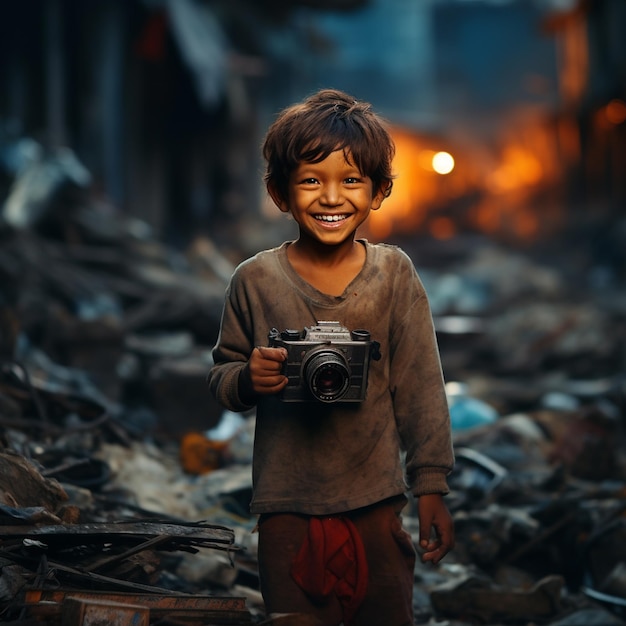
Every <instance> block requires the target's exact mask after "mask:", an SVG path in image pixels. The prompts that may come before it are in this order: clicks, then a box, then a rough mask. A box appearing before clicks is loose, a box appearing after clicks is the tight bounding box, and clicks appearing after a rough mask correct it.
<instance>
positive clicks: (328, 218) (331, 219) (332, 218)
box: [316, 215, 345, 222]
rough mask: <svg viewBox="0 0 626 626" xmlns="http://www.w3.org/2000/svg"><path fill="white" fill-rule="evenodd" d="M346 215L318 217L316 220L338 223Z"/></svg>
mask: <svg viewBox="0 0 626 626" xmlns="http://www.w3.org/2000/svg"><path fill="white" fill-rule="evenodd" d="M344 217H345V216H344V215H317V216H316V219H318V220H322V222H338V221H339V220H342V219H344Z"/></svg>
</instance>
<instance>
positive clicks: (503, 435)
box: [0, 153, 626, 626]
mask: <svg viewBox="0 0 626 626" xmlns="http://www.w3.org/2000/svg"><path fill="white" fill-rule="evenodd" d="M9 183H10V184H9ZM3 193H4V196H5V197H4V206H3V213H2V223H1V225H0V244H1V245H0V360H1V364H0V616H1V617H0V619H2V620H3V621H6V622H13V623H16V624H19V623H23V624H25V623H29V624H32V623H51V624H54V623H59V624H60V623H82V622H80V621H77V620H78V619H79V618H78V617H76V616H77V615H78V616H83V618H84V616H85V615H86V614H87V613H88V612H89V611H90V610H92V611H96V612H97V613H98V615H100V616H101V617H102V616H103V615H104V614H105V613H107V611H108V612H111V611H113V612H115V614H116V615H119V614H121V613H124V612H126V614H127V615H128V616H129V617H128V619H129V620H130V619H131V617H132V619H135V618H137V620H138V621H137V620H136V621H135V622H133V623H146V624H147V623H185V624H249V623H260V622H262V621H264V620H265V622H266V623H274V622H271V621H269V620H268V618H267V616H266V615H265V614H264V608H263V603H262V600H261V597H260V593H259V587H258V577H257V569H256V543H255V540H256V534H255V533H254V532H253V530H254V526H255V522H256V520H255V519H253V518H252V517H251V516H250V515H249V513H248V502H249V499H250V490H251V483H250V481H251V472H250V460H251V449H252V437H253V430H254V414H253V413H250V414H245V415H235V414H232V413H229V412H224V411H222V409H221V408H220V407H219V406H217V405H216V404H215V403H214V401H213V400H212V398H211V397H210V395H209V394H208V391H207V389H206V385H205V376H206V373H207V371H208V368H209V367H210V366H211V347H212V345H213V342H214V341H215V338H216V336H217V331H218V326H219V318H220V314H221V308H222V301H223V295H224V289H225V286H226V283H227V280H228V278H229V276H230V273H231V272H232V269H233V264H234V263H235V262H236V261H237V258H236V257H237V254H236V253H233V251H232V250H231V251H229V253H228V254H227V255H225V254H224V250H225V246H224V245H222V246H221V250H218V247H217V246H216V245H215V244H214V243H213V242H211V241H210V240H209V239H208V238H198V240H197V241H195V242H193V243H192V244H191V245H190V246H189V249H188V250H186V251H185V252H184V253H180V252H178V251H174V250H172V249H169V248H168V247H167V246H165V245H163V244H162V243H160V242H158V241H156V240H155V238H154V237H153V236H152V235H151V233H150V230H149V228H148V227H147V226H146V225H145V224H143V223H141V222H138V221H136V220H133V219H130V218H128V217H127V216H124V215H121V214H120V213H119V212H118V211H116V210H115V209H113V208H111V207H110V206H108V205H106V204H104V203H101V202H98V201H97V200H95V199H94V198H93V194H92V192H91V189H90V181H89V177H88V175H87V174H86V173H85V172H84V170H82V169H81V166H80V164H79V163H77V162H76V160H75V159H74V158H73V155H71V153H70V154H68V153H63V154H52V155H41V154H39V155H38V156H36V157H32V158H30V160H27V162H26V164H25V165H24V167H23V168H22V169H21V170H20V172H19V174H17V173H16V174H15V176H14V178H13V179H12V180H10V181H9V182H7V184H5V185H4V189H3ZM397 243H399V244H400V245H402V246H403V248H405V249H406V250H407V252H408V253H409V254H410V255H411V256H412V258H413V259H414V261H415V263H416V265H417V266H418V268H419V269H420V274H421V275H422V277H423V279H424V282H425V285H426V288H427V291H428V293H429V296H430V299H431V305H432V309H433V314H434V317H435V323H436V327H437V332H438V338H439V342H440V348H441V354H442V361H443V365H444V370H445V374H446V379H447V380H448V383H447V392H448V399H449V404H450V411H451V417H452V425H453V434H454V444H455V452H456V458H457V462H456V467H455V470H454V472H453V474H452V475H451V476H450V485H451V489H452V491H451V494H450V495H449V496H448V504H449V506H450V509H451V511H452V513H453V515H454V518H455V525H456V533H457V546H456V548H455V550H454V551H453V552H452V553H451V554H449V555H448V556H447V557H446V558H445V559H444V561H443V562H442V563H440V564H439V565H437V566H434V567H433V566H432V565H425V564H421V563H419V564H418V565H417V568H416V573H415V615H416V623H419V624H431V625H434V624H442V623H445V624H448V625H449V626H464V625H468V624H485V625H496V624H501V625H508V624H512V625H513V624H528V625H530V624H546V625H550V626H574V625H581V624H584V626H594V625H596V624H597V625H601V626H610V625H612V624H625V623H626V621H625V620H626V456H625V454H626V453H625V450H626V448H625V446H624V439H625V436H624V434H625V429H624V426H625V422H626V418H625V414H626V368H625V367H624V366H625V365H626V349H625V346H626V341H625V339H626V297H625V296H624V292H623V289H621V287H622V286H623V285H622V284H621V281H620V279H619V278H613V279H607V275H608V269H607V268H598V267H592V268H591V269H590V270H589V272H587V273H584V272H577V271H575V270H576V269H577V268H576V266H575V264H574V265H571V264H564V263H563V254H565V255H567V251H565V252H564V253H561V252H560V251H557V250H556V249H554V248H551V249H548V250H547V251H546V250H545V249H544V250H543V251H538V250H532V251H530V250H523V251H520V250H517V251H516V250H513V249H511V248H503V247H502V246H498V245H497V244H495V243H494V242H490V241H488V240H485V239H484V238H481V237H466V238H459V239H457V240H454V241H452V242H447V243H446V242H444V243H442V242H437V243H435V244H433V242H429V241H418V239H417V238H406V239H405V240H398V242H397ZM557 252H558V254H557ZM241 256H243V253H242V255H241ZM567 258H569V257H567ZM563 267H566V269H565V270H564V269H563ZM609 269H613V268H609ZM601 270H606V271H601ZM599 276H601V277H603V278H602V280H600V279H599V278H598V277H599ZM286 471H288V468H286ZM405 524H406V526H407V528H408V529H409V531H410V532H411V533H412V534H413V536H414V538H415V541H416V543H417V538H418V530H419V529H418V522H417V516H416V508H415V505H414V503H411V504H410V505H409V507H408V509H407V511H406V515H405ZM109 614H110V613H109ZM72 620H74V621H72ZM129 623H130V621H129ZM276 623H278V622H276Z"/></svg>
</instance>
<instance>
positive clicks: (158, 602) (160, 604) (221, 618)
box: [25, 589, 252, 625]
mask: <svg viewBox="0 0 626 626" xmlns="http://www.w3.org/2000/svg"><path fill="white" fill-rule="evenodd" d="M164 593H166V592H165V591H164ZM70 597H71V598H76V599H78V600H82V601H85V602H114V603H119V604H128V605H136V606H142V607H146V608H147V609H149V611H150V616H151V618H152V617H154V618H159V619H164V618H168V619H174V618H178V619H181V620H184V622H185V623H186V624H191V623H201V624H210V623H214V624H220V625H221V624H225V625H226V624H237V625H239V624H243V625H245V624H250V623H252V621H251V620H252V618H251V614H250V611H249V610H248V608H247V606H246V598H245V597H229V596H198V595H182V594H172V595H157V594H142V593H125V592H124V593H111V592H108V591H91V590H74V589H30V590H28V591H26V594H25V603H26V607H27V608H28V609H29V613H30V614H31V615H33V616H41V617H46V618H47V619H53V618H54V617H55V616H56V617H57V618H58V617H59V615H60V614H61V611H62V606H63V603H64V602H65V601H66V598H70Z"/></svg>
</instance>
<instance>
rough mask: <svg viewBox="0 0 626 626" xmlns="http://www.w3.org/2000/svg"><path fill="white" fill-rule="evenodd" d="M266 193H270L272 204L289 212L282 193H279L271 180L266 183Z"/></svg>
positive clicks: (284, 211)
mask: <svg viewBox="0 0 626 626" xmlns="http://www.w3.org/2000/svg"><path fill="white" fill-rule="evenodd" d="M267 193H269V194H270V197H271V198H272V200H273V201H274V204H275V205H276V206H277V207H278V208H279V209H280V210H281V211H282V212H283V213H289V208H288V207H287V203H286V202H285V200H284V199H283V196H282V194H280V193H279V191H278V189H277V188H276V185H275V184H274V183H273V182H269V183H267Z"/></svg>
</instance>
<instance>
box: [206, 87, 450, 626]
mask: <svg viewBox="0 0 626 626" xmlns="http://www.w3.org/2000/svg"><path fill="white" fill-rule="evenodd" d="M393 154H394V145H393V142H392V140H391V137H390V135H389V133H388V131H387V130H386V128H385V125H384V124H383V122H382V120H381V119H380V118H379V117H378V116H377V115H376V114H375V113H374V112H373V111H372V110H371V107H370V105H369V104H368V103H365V102H359V101H356V100H355V99H354V98H352V97H351V96H349V95H348V94H345V93H343V92H341V91H337V90H332V89H324V90H321V91H319V92H317V93H315V94H313V95H312V96H310V97H309V98H307V99H305V100H304V101H303V102H301V103H298V104H295V105H293V106H291V107H288V108H287V109H285V110H284V111H282V112H281V113H280V114H279V116H278V117H277V119H276V120H275V121H274V123H273V124H272V125H271V126H270V128H269V130H268V132H267V135H266V137H265V141H264V144H263V155H264V157H265V159H266V162H267V168H266V174H265V182H266V185H267V190H268V192H269V194H270V195H271V197H272V199H273V201H274V202H275V204H276V205H277V207H278V208H279V209H280V210H281V211H283V212H285V213H289V214H290V215H291V216H292V217H293V219H294V220H295V222H296V223H297V225H298V232H299V234H298V238H297V239H296V240H295V241H289V242H285V243H283V244H282V245H280V246H278V247H277V248H274V249H271V250H266V251H263V252H260V253H259V254H257V255H255V256H254V257H252V258H251V259H248V260H246V261H244V262H243V263H242V264H241V265H239V267H238V268H237V269H236V270H235V272H234V274H233V277H232V279H231V282H230V284H229V286H228V289H227V293H226V299H225V304H224V310H223V315H222V324H221V329H220V335H219V337H218V341H217V343H216V346H215V348H214V350H213V358H214V366H213V367H212V369H211V371H210V372H209V376H208V384H209V387H210V389H211V391H212V393H213V394H214V395H215V397H216V398H217V400H218V401H219V402H220V403H222V404H223V405H224V406H225V407H226V408H228V409H230V410H233V411H243V410H247V409H251V408H252V407H256V430H255V441H254V455H253V467H252V472H253V495H252V502H251V505H250V506H251V512H252V513H253V514H256V515H259V524H258V528H259V549H258V558H259V574H260V582H261V591H262V594H263V598H264V602H265V605H266V609H267V612H268V615H273V614H282V613H293V614H300V615H307V616H309V618H310V619H316V620H317V623H319V624H323V625H326V626H329V625H333V624H340V623H344V624H345V625H346V626H350V625H354V626H369V625H376V626H381V625H382V624H384V625H385V626H400V625H406V624H413V606H412V591H413V570H414V565H415V556H416V551H415V548H414V546H413V543H412V540H411V536H410V535H409V534H408V533H407V532H406V531H405V530H404V529H403V527H402V521H401V511H402V509H403V508H404V507H405V506H406V504H407V496H406V493H407V492H410V493H411V494H412V495H413V496H414V497H416V498H417V511H418V516H419V523H420V530H419V539H420V541H419V546H420V552H421V557H422V559H423V560H424V561H431V562H433V563H438V562H439V561H440V560H441V559H442V558H443V557H444V556H445V554H446V553H447V552H448V551H449V550H451V549H452V547H453V546H454V527H453V523H452V518H451V516H450V514H449V512H448V509H447V507H446V506H445V503H444V499H443V496H444V495H445V494H446V493H447V492H448V487H447V483H446V476H447V474H449V472H450V471H451V469H452V466H453V462H454V459H453V451H452V443H451V435H450V420H449V414H448V408H447V401H446V396H445V391H444V384H443V375H442V371H441V363H440V359H439V353H438V349H437V343H436V338H435V333H434V328H433V323H432V316H431V313H430V308H429V304H428V299H427V297H426V293H425V291H424V287H423V285H422V283H421V281H420V279H419V276H418V274H417V272H416V270H415V267H414V265H413V263H412V262H411V260H410V259H409V257H408V256H407V255H406V254H405V253H404V252H403V251H402V250H400V249H399V248H397V247H396V246H391V245H387V244H372V243H370V242H368V241H366V240H364V239H358V238H357V236H356V233H357V229H358V227H359V226H361V225H362V224H363V223H364V222H365V221H366V220H367V218H368V216H369V214H370V211H376V210H378V209H380V208H381V206H382V204H383V202H384V199H385V198H386V197H387V196H388V195H389V194H390V193H391V189H392V185H393V175H392V172H391V164H392V158H393ZM323 320H333V321H336V322H338V323H340V324H341V325H342V326H344V327H345V328H348V329H351V330H352V329H367V331H368V332H369V333H370V335H371V337H372V339H374V340H376V341H377V342H378V343H379V344H380V354H381V357H382V358H380V359H379V360H377V361H373V360H372V361H371V362H370V365H369V380H368V385H367V392H366V395H365V399H363V400H362V401H361V402H356V403H341V402H330V403H325V402H320V401H318V400H315V399H311V401H305V402H296V403H292V402H284V401H282V399H281V391H282V390H283V389H284V388H285V386H286V385H287V383H288V379H287V377H286V376H285V374H284V369H283V368H284V361H285V359H286V357H287V351H286V350H285V348H284V347H268V332H269V331H270V329H273V328H276V329H304V328H308V327H312V326H314V325H316V324H317V323H318V322H319V321H323ZM307 623H309V622H307Z"/></svg>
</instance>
